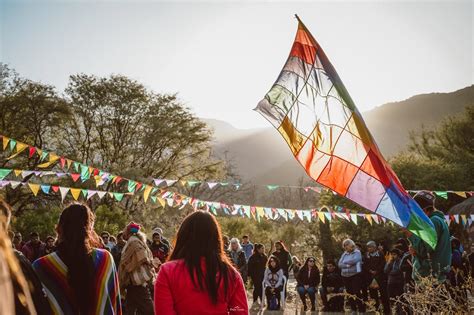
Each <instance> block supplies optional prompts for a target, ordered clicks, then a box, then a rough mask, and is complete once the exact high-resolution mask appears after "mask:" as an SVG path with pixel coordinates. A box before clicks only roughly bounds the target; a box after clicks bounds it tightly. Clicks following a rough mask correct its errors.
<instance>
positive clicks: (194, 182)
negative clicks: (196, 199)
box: [188, 180, 201, 187]
mask: <svg viewBox="0 0 474 315" xmlns="http://www.w3.org/2000/svg"><path fill="white" fill-rule="evenodd" d="M200 183H201V182H199V181H192V180H188V186H189V187H194V186H196V185H198V184H200Z"/></svg>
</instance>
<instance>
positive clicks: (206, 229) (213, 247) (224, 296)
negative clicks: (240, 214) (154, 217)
mask: <svg viewBox="0 0 474 315" xmlns="http://www.w3.org/2000/svg"><path fill="white" fill-rule="evenodd" d="M155 314H157V315H161V314H164V315H170V314H192V315H194V314H196V315H199V314H230V315H242V314H248V306H247V295H246V293H245V289H244V283H243V281H242V277H241V276H240V274H239V272H238V271H237V270H235V268H234V267H232V264H231V263H230V261H229V258H228V257H227V256H226V255H225V253H224V249H223V244H222V235H221V229H220V226H219V224H218V223H217V221H216V219H215V218H214V217H213V216H212V215H211V214H209V213H208V212H203V211H196V212H194V213H192V214H190V215H188V216H187V217H186V218H185V219H184V221H183V223H182V224H181V227H180V228H179V230H178V234H177V235H176V244H175V246H174V249H173V251H172V253H171V256H170V258H169V261H168V262H167V263H165V264H163V265H161V268H160V271H159V273H158V278H157V280H156V283H155Z"/></svg>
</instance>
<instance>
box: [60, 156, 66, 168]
mask: <svg viewBox="0 0 474 315" xmlns="http://www.w3.org/2000/svg"><path fill="white" fill-rule="evenodd" d="M59 165H61V168H64V166H65V165H66V159H65V158H64V157H61V158H60V159H59Z"/></svg>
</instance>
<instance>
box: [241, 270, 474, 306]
mask: <svg viewBox="0 0 474 315" xmlns="http://www.w3.org/2000/svg"><path fill="white" fill-rule="evenodd" d="M247 296H248V303H249V306H251V305H252V290H248V291H247ZM318 297H319V295H318ZM468 298H469V301H470V302H469V305H470V312H469V313H470V314H474V297H473V296H472V295H471V294H469V293H468ZM318 304H319V305H318V309H316V311H314V312H311V311H306V312H304V310H303V305H302V303H301V300H300V298H299V296H298V294H297V293H296V281H295V279H293V278H292V277H291V276H290V280H289V281H288V296H287V298H286V307H285V309H284V310H281V311H267V310H261V309H260V308H259V307H256V308H254V309H250V310H249V314H251V315H280V314H285V315H290V314H295V315H300V314H301V315H302V314H305V315H309V314H325V315H326V314H327V315H331V314H350V313H351V312H350V309H348V308H346V309H345V313H329V312H321V311H320V310H321V308H322V302H321V300H319V303H318ZM308 305H309V301H308ZM365 314H378V313H376V312H366V313H365Z"/></svg>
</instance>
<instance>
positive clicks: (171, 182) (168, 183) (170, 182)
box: [165, 179, 177, 186]
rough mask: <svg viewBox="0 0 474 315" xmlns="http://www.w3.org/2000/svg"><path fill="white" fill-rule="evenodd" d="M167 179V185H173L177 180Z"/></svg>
mask: <svg viewBox="0 0 474 315" xmlns="http://www.w3.org/2000/svg"><path fill="white" fill-rule="evenodd" d="M165 181H166V186H171V185H173V184H174V183H176V182H177V180H175V179H167V180H165Z"/></svg>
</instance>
